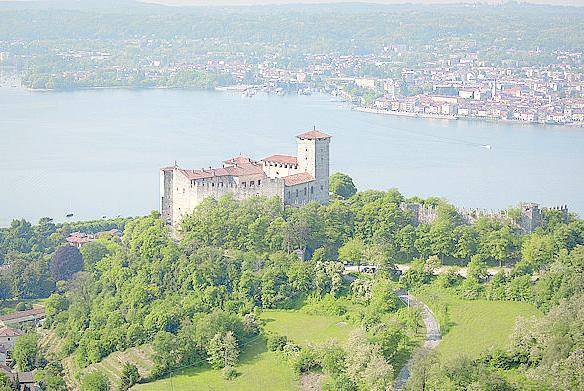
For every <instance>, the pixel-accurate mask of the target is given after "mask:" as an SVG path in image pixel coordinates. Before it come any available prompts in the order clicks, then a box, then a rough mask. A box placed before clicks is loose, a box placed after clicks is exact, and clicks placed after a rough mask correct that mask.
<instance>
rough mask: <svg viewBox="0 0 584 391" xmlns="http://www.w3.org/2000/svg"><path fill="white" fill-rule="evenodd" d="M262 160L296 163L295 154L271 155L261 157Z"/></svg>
mask: <svg viewBox="0 0 584 391" xmlns="http://www.w3.org/2000/svg"><path fill="white" fill-rule="evenodd" d="M262 161H264V162H274V163H284V164H298V159H297V158H296V156H290V155H272V156H268V157H267V158H264V159H262Z"/></svg>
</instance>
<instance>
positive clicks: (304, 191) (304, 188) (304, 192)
mask: <svg viewBox="0 0 584 391" xmlns="http://www.w3.org/2000/svg"><path fill="white" fill-rule="evenodd" d="M306 190H307V189H306V187H305V188H304V195H306V193H307V191H306Z"/></svg>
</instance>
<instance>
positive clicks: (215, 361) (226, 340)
mask: <svg viewBox="0 0 584 391" xmlns="http://www.w3.org/2000/svg"><path fill="white" fill-rule="evenodd" d="M207 354H208V358H207V360H208V361H209V364H211V366H212V367H213V368H215V369H220V368H225V367H234V366H235V365H236V364H237V359H238V357H239V346H237V340H236V339H235V335H233V332H231V331H228V332H226V333H224V334H223V333H217V334H215V336H214V337H213V338H212V339H211V340H210V341H209V345H208V346H207Z"/></svg>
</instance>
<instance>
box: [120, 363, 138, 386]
mask: <svg viewBox="0 0 584 391" xmlns="http://www.w3.org/2000/svg"><path fill="white" fill-rule="evenodd" d="M139 379H140V374H139V373H138V368H137V367H136V365H134V364H132V363H129V362H126V363H124V366H123V368H122V373H121V375H120V391H127V390H129V389H130V388H131V387H132V386H133V385H134V384H136V383H137V382H138V380H139Z"/></svg>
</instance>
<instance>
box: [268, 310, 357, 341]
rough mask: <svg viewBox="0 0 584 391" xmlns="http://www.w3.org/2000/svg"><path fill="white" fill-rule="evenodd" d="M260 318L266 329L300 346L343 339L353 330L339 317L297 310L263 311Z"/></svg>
mask: <svg viewBox="0 0 584 391" xmlns="http://www.w3.org/2000/svg"><path fill="white" fill-rule="evenodd" d="M261 319H262V320H263V321H264V322H266V323H265V328H266V330H267V331H271V332H274V333H278V334H281V335H285V336H287V337H288V338H290V339H291V340H292V341H294V342H296V343H297V344H299V345H301V346H306V345H307V344H308V343H310V342H312V343H319V342H326V341H328V340H330V339H336V340H337V341H345V340H346V339H347V338H348V337H349V334H351V331H353V328H352V327H351V326H350V325H349V324H347V323H346V322H344V321H343V320H342V318H341V317H335V316H321V315H308V314H304V313H302V312H298V311H264V312H263V313H262V316H261Z"/></svg>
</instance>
